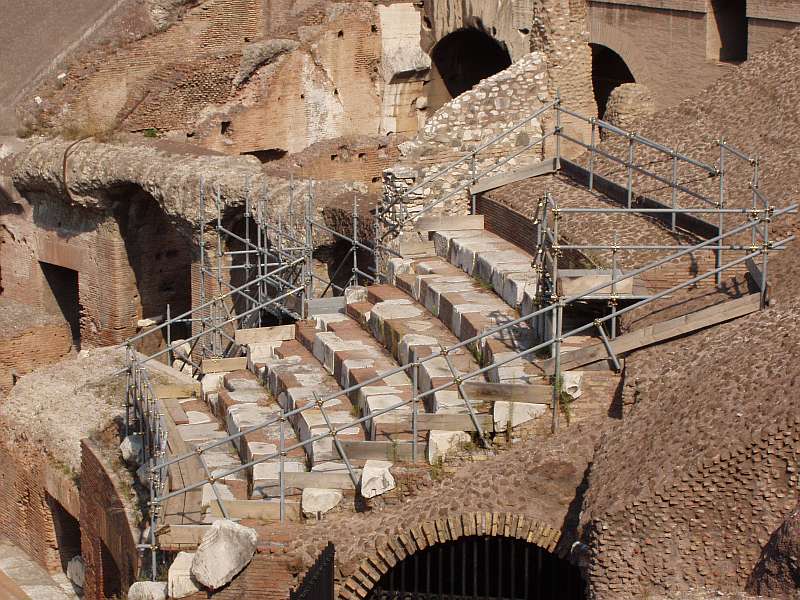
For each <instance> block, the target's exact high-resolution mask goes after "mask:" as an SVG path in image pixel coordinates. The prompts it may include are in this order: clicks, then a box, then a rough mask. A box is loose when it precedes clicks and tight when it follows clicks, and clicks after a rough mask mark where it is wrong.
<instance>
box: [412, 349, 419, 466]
mask: <svg viewBox="0 0 800 600" xmlns="http://www.w3.org/2000/svg"><path fill="white" fill-rule="evenodd" d="M418 393H419V363H418V362H414V364H413V365H412V366H411V462H417V395H418Z"/></svg>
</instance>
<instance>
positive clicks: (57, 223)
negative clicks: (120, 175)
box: [0, 191, 190, 347]
mask: <svg viewBox="0 0 800 600" xmlns="http://www.w3.org/2000/svg"><path fill="white" fill-rule="evenodd" d="M120 200H121V201H120V202H119V203H118V204H119V205H121V206H125V207H127V213H126V214H123V215H117V216H116V217H115V216H112V215H109V214H106V213H103V212H101V211H96V210H88V209H86V208H82V207H78V206H67V205H65V204H64V203H62V201H61V200H58V199H55V198H51V197H48V196H42V195H39V194H29V195H28V197H26V198H24V199H23V198H21V199H20V204H21V206H22V210H20V211H18V212H17V213H16V214H15V213H7V214H5V215H4V216H3V225H4V227H3V228H2V229H0V247H2V252H0V273H2V280H1V281H0V285H1V286H2V290H3V296H4V297H6V298H9V299H11V300H16V301H18V302H22V303H26V304H29V305H31V306H33V307H35V308H37V309H39V310H42V311H45V312H48V311H53V310H54V307H55V306H56V303H55V302H54V300H53V298H54V296H53V292H52V291H51V288H50V285H49V284H48V282H47V280H46V278H45V276H44V273H43V271H42V268H41V266H40V264H39V262H43V263H48V264H52V265H56V266H59V267H63V268H66V269H70V270H72V271H75V272H76V273H77V279H78V302H79V306H80V337H81V344H82V346H83V347H96V346H107V345H113V344H117V343H120V342H122V341H124V340H125V339H127V338H128V337H130V336H132V335H134V334H135V333H136V330H137V329H136V327H137V323H136V322H137V320H138V319H141V318H143V317H152V316H156V315H160V314H163V312H164V308H165V306H166V303H167V302H169V303H171V304H172V308H173V310H181V309H182V310H186V309H187V308H188V307H189V301H190V294H189V272H188V269H189V261H190V259H189V255H190V245H189V242H188V240H186V239H185V238H183V237H181V236H180V235H178V234H177V232H176V231H175V229H174V227H172V226H171V225H170V224H169V223H168V222H167V220H166V218H165V217H164V215H163V213H162V212H161V211H160V209H158V207H156V206H155V205H154V203H152V199H150V200H149V202H150V203H147V202H146V201H145V199H144V198H143V197H142V193H141V192H139V193H138V195H137V193H136V192H134V191H130V194H126V195H124V197H120ZM176 314H177V313H176Z"/></svg>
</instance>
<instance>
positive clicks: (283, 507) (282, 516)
mask: <svg viewBox="0 0 800 600" xmlns="http://www.w3.org/2000/svg"><path fill="white" fill-rule="evenodd" d="M280 426H281V431H280V445H281V448H280V451H281V454H280V459H279V460H280V471H279V472H278V473H279V474H278V477H279V480H280V481H279V485H280V509H279V510H280V520H281V523H283V522H284V521H285V520H286V480H285V475H284V473H285V467H284V464H283V462H284V456H285V455H286V445H285V444H286V442H285V440H286V429H285V428H286V415H285V412H284V411H283V409H281V421H280Z"/></svg>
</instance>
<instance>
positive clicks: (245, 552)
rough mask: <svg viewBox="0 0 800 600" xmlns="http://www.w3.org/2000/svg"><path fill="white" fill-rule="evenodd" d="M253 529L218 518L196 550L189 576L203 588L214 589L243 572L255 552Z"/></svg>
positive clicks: (255, 539)
mask: <svg viewBox="0 0 800 600" xmlns="http://www.w3.org/2000/svg"><path fill="white" fill-rule="evenodd" d="M257 541H258V536H257V535H256V532H255V530H253V529H250V528H249V527H243V526H242V525H238V524H236V523H234V522H233V521H228V520H227V519H219V520H218V521H215V522H214V524H213V525H212V526H211V528H210V530H209V532H208V533H206V534H205V535H204V536H203V540H202V541H201V542H200V545H199V546H198V547H197V551H196V552H195V554H194V558H193V559H192V568H191V574H192V575H193V576H194V578H195V580H196V581H197V582H198V583H200V584H202V585H204V586H205V587H207V588H209V589H211V590H216V589H217V588H220V587H222V586H223V585H225V584H226V583H228V582H229V581H230V580H231V579H233V578H234V577H235V576H236V575H237V574H238V573H239V572H241V570H242V569H244V568H245V567H246V566H247V564H248V563H249V562H250V560H251V559H252V558H253V553H254V552H255V551H256V542H257Z"/></svg>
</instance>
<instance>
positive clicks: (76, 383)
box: [0, 348, 125, 474]
mask: <svg viewBox="0 0 800 600" xmlns="http://www.w3.org/2000/svg"><path fill="white" fill-rule="evenodd" d="M124 358H125V353H124V350H114V349H107V348H103V349H97V350H84V351H82V352H80V353H79V354H78V355H77V356H75V357H71V358H68V359H66V360H64V361H61V362H59V363H56V364H54V365H51V366H49V367H45V368H44V369H40V370H39V371H36V372H35V373H31V374H29V375H26V376H24V377H22V378H21V379H20V380H19V382H18V383H17V385H16V386H15V387H14V389H13V390H12V391H11V393H10V394H9V395H8V397H7V398H6V400H5V401H4V403H3V404H2V405H1V406H0V421H2V423H3V424H4V426H3V428H2V430H1V431H2V433H0V435H2V436H3V438H4V439H5V440H13V439H16V438H18V437H24V438H26V439H28V440H32V441H36V442H39V443H40V444H41V445H42V446H43V447H44V448H45V450H46V452H47V453H48V454H49V455H50V456H52V458H53V459H54V460H55V461H57V462H58V463H59V464H62V465H65V466H66V467H68V468H69V469H70V470H71V471H72V472H73V473H75V474H77V473H79V472H80V464H81V452H80V440H81V439H82V438H85V437H90V436H93V435H96V434H98V433H100V432H102V431H104V430H106V429H107V428H108V427H109V425H110V424H112V423H113V422H114V421H115V420H116V419H120V418H122V415H123V411H124V397H125V395H124V390H125V378H124V376H120V375H113V374H114V373H115V372H116V371H117V370H119V369H120V368H122V367H123V366H124Z"/></svg>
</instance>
